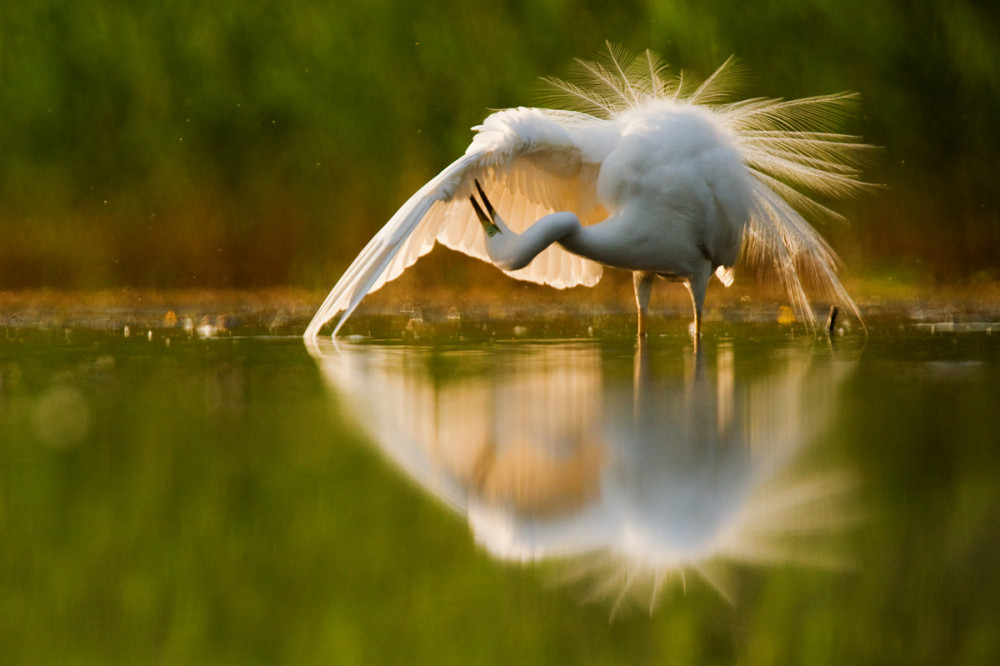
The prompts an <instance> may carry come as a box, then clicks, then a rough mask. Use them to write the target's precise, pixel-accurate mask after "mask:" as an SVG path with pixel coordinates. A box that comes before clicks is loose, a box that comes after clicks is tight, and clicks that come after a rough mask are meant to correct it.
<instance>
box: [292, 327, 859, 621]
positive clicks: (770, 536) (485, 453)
mask: <svg viewBox="0 0 1000 666" xmlns="http://www.w3.org/2000/svg"><path fill="white" fill-rule="evenodd" d="M311 351H312V353H313V355H314V356H315V357H316V359H317V361H318V362H319V365H320V368H321V369H322V371H323V374H324V375H325V377H326V378H327V380H328V381H329V384H330V387H331V388H332V390H333V391H334V393H335V394H336V396H337V397H338V399H339V400H340V401H341V402H342V404H343V405H344V406H346V408H347V410H348V411H349V412H350V415H351V416H352V417H354V418H355V419H356V420H357V421H358V422H359V423H360V424H361V425H362V426H363V427H364V428H365V429H366V430H367V431H368V432H369V433H370V435H371V436H372V438H373V439H374V441H375V442H376V443H377V444H378V446H379V447H380V448H381V449H382V450H383V451H384V452H385V453H386V454H387V455H388V457H389V458H390V459H391V460H392V461H393V462H395V463H396V464H398V465H399V466H400V467H401V468H402V469H403V470H405V471H406V472H407V474H409V475H410V476H411V477H412V478H413V479H414V480H415V481H416V482H417V483H418V484H420V486H421V487H423V488H425V489H426V490H427V491H429V492H431V493H433V494H434V495H436V496H438V497H440V498H441V499H443V500H444V501H445V502H446V503H447V504H448V505H449V506H450V507H452V508H453V509H454V510H456V511H458V512H459V513H460V514H462V515H464V516H466V517H467V519H468V521H469V524H470V526H471V528H472V530H473V532H474V534H475V537H476V539H477V541H478V542H479V543H481V544H482V545H483V546H484V547H485V548H486V549H487V550H488V551H489V552H490V553H491V554H492V555H494V556H495V557H498V558H502V559H507V560H519V561H525V562H539V561H544V560H555V559H558V560H561V561H564V562H568V563H569V565H568V566H566V567H564V568H563V572H564V574H565V575H567V576H568V577H569V578H571V579H574V580H580V581H582V582H584V583H586V585H587V586H588V587H589V589H590V592H592V593H593V594H594V595H595V596H601V597H609V598H611V599H612V600H613V603H614V608H615V609H617V608H618V606H619V605H621V603H622V602H623V601H625V600H634V601H639V602H641V603H642V604H643V605H647V606H649V608H650V610H652V609H653V608H654V607H655V605H656V603H657V602H658V600H659V599H660V598H661V597H662V596H663V595H662V594H661V592H663V591H664V590H667V589H668V588H669V586H668V583H669V582H671V581H672V580H681V581H683V580H684V576H685V573H691V572H693V573H697V574H699V575H700V576H701V577H702V578H703V579H704V580H706V581H707V582H708V583H710V584H711V585H712V586H713V587H715V588H716V589H717V590H718V591H719V592H720V593H722V594H723V596H726V597H727V598H728V597H729V596H730V587H731V586H730V584H729V582H728V578H729V576H728V574H729V572H730V571H731V570H732V568H731V566H729V565H732V564H744V565H746V564H750V565H753V564H770V563H778V562H794V563H801V564H822V565H829V564H836V563H837V557H836V554H835V552H834V551H833V550H832V549H830V548H829V545H830V539H829V538H828V537H830V536H834V535H836V534H838V533H839V532H841V531H842V529H843V528H844V527H846V526H847V525H848V524H850V522H851V521H852V520H853V519H854V518H856V513H855V512H854V511H853V510H852V508H851V507H852V502H851V485H852V484H851V478H850V475H849V474H847V473H846V472H844V471H842V470H839V471H838V470H834V469H830V468H829V466H822V465H818V464H816V457H815V456H809V455H804V454H806V453H807V451H808V450H809V447H810V445H812V444H814V443H815V442H816V441H817V440H818V439H819V438H820V435H821V434H822V432H823V430H824V429H825V426H826V424H827V423H828V422H829V420H830V417H831V416H832V414H833V413H834V410H835V409H836V402H837V398H836V395H837V389H838V385H839V384H840V383H841V381H842V379H843V378H844V377H845V376H846V373H848V372H849V371H850V364H849V363H847V362H844V361H839V360H836V359H831V358H829V357H820V356H817V355H816V354H812V353H808V352H802V351H794V350H787V349H786V350H785V351H784V352H775V351H772V352H770V353H767V354H764V355H761V354H760V353H759V352H755V353H754V354H753V355H748V357H749V358H748V360H747V362H743V359H741V358H739V357H738V355H737V353H736V351H735V348H734V346H733V345H732V344H731V343H720V344H718V345H717V346H715V347H714V348H713V349H707V350H704V351H703V352H702V353H700V354H698V355H695V356H688V355H678V354H675V353H671V354H667V353H666V352H664V353H663V354H659V355H657V354H655V353H652V352H651V351H650V349H648V348H647V346H646V343H642V344H640V345H639V346H638V347H637V348H636V350H635V354H634V357H633V358H631V359H630V358H628V357H625V358H624V363H623V362H622V360H623V354H622V353H621V352H618V351H616V350H614V349H608V348H602V347H600V346H598V345H594V344H586V343H576V344H540V345H535V346H530V345H523V344H519V345H516V346H510V347H507V348H502V347H494V348H492V349H489V350H480V351H467V350H466V351H454V350H453V351H447V350H440V349H438V350H434V349H429V348H428V349H416V348H413V347H398V346H397V347H393V346H382V345H375V344H342V345H340V346H339V347H334V346H333V345H332V344H328V345H326V346H324V344H323V343H316V344H314V345H311ZM630 361H631V366H632V367H631V370H632V372H631V375H630V373H629V372H628V370H629V367H628V366H629V363H630ZM623 370H624V371H623Z"/></svg>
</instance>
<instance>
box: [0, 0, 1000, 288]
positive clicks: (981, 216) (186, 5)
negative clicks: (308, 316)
mask: <svg viewBox="0 0 1000 666" xmlns="http://www.w3.org/2000/svg"><path fill="white" fill-rule="evenodd" d="M984 5H985V3H976V2H972V1H969V0H929V1H928V2H922V3H912V2H906V1H904V0H882V1H880V2H875V3H871V2H865V1H862V0H840V1H837V2H835V1H833V0H783V1H779V0H770V1H767V2H756V3H753V6H752V9H750V8H749V7H748V6H747V5H746V4H745V3H742V2H737V1H736V0H716V1H714V2H710V3H707V4H706V3H692V2H682V1H681V0H624V1H622V2H616V3H610V2H608V3H596V2H582V1H579V0H482V1H481V2H477V3H475V4H468V5H464V4H461V3H454V2H444V1H442V0H422V1H421V2H392V3H390V2H386V1H385V0H368V1H367V2H346V1H345V0H334V1H333V2H331V1H330V0H325V1H322V2H320V1H318V0H302V1H300V2H296V3H287V2H278V1H276V0H260V1H257V2H247V3H231V2H201V1H197V2H196V1H193V0H161V1H160V2H152V1H151V0H133V1H131V2H98V1H97V0H75V1H73V2H69V1H66V0H31V1H30V2H29V1H27V0H11V1H9V2H7V3H6V4H5V7H4V11H3V12H2V13H0V109H2V114H3V115H2V122H0V155H2V156H3V158H2V162H0V238H2V241H0V288H17V287H36V286H52V287H58V288H101V287H109V286H123V285H124V286H157V287H191V286H198V287H200V286H207V287H229V286H232V287H259V286H263V285H273V284H296V285H301V286H307V287H310V288H325V287H327V286H329V285H330V284H332V282H333V280H334V278H335V277H336V275H338V274H339V272H340V271H341V270H342V269H343V268H344V266H345V265H346V263H347V262H348V261H349V260H350V259H351V258H352V257H353V256H354V254H355V253H356V252H357V251H358V249H359V248H360V246H361V245H362V244H363V243H364V242H365V241H366V240H367V238H369V237H370V236H371V234H372V233H373V232H374V231H375V230H376V229H377V228H378V227H380V226H381V225H382V224H383V223H384V221H385V220H386V219H387V218H388V217H389V216H390V215H391V213H392V212H393V211H394V210H395V209H396V208H397V207H398V206H399V205H400V204H401V202H402V201H403V200H404V199H405V198H406V197H407V196H408V195H409V194H410V193H411V192H412V191H414V190H415V189H416V188H417V187H418V186H419V185H420V184H421V183H422V182H424V181H425V180H426V179H427V178H428V177H429V176H430V175H432V174H433V173H435V172H436V171H437V170H439V169H440V168H442V167H443V166H444V165H446V164H447V163H449V162H450V161H451V160H452V159H454V158H455V157H456V156H457V155H458V154H459V153H460V152H461V151H463V150H464V147H465V145H467V143H468V140H469V137H470V133H469V130H468V128H469V127H470V126H472V125H474V124H476V122H478V121H479V120H480V119H481V118H482V117H483V115H484V113H485V111H486V110H487V109H489V108H500V107H505V106H512V105H518V104H526V103H531V102H532V101H533V100H534V99H536V95H535V92H534V91H535V90H536V86H537V81H538V77H539V76H542V75H552V74H554V75H561V74H565V73H566V70H567V65H568V64H569V62H570V60H571V59H572V58H573V57H576V56H584V57H586V56H591V55H593V54H594V53H595V52H596V51H597V50H598V49H599V48H600V47H601V45H602V44H603V41H604V40H605V39H609V40H611V41H614V42H618V43H621V44H623V45H625V46H627V47H629V48H631V49H633V50H640V49H643V48H647V47H649V48H652V49H654V50H657V51H659V52H661V53H662V54H663V55H664V56H666V57H667V59H668V60H669V61H670V62H671V63H673V64H674V65H675V66H678V67H683V68H685V69H689V70H693V71H695V72H701V73H703V74H705V73H708V72H711V71H712V70H713V69H714V68H715V67H717V66H718V65H719V64H720V63H721V62H722V61H723V60H724V59H725V58H726V57H728V56H729V55H730V54H733V53H735V54H737V55H738V56H739V57H740V58H741V59H742V60H743V61H744V62H745V63H746V64H747V65H748V67H749V69H750V70H751V71H752V72H753V73H754V76H755V79H754V80H753V81H750V82H748V85H747V88H746V94H747V95H748V96H753V95H770V96H782V97H793V96H802V95H810V94H818V93H825V92H834V91H839V90H844V89H853V90H858V91H860V92H861V94H862V97H863V113H862V115H861V116H860V117H859V118H858V120H857V123H856V125H855V126H854V127H851V128H849V129H850V130H851V131H856V132H858V133H861V134H863V135H864V137H865V138H866V140H868V141H870V142H873V143H877V144H880V145H883V146H885V151H884V154H883V158H882V161H881V163H880V165H879V166H878V167H877V168H876V169H875V170H873V172H872V173H871V174H869V177H870V179H872V180H875V181H878V182H884V183H886V184H887V185H888V186H889V188H888V189H887V190H886V191H885V192H883V193H881V194H878V195H875V196H872V197H869V198H868V199H867V200H865V201H862V202H860V203H857V204H851V205H850V206H849V207H848V209H847V210H846V212H847V213H848V215H849V217H851V218H852V220H853V223H852V225H851V226H849V227H827V228H825V229H824V233H825V234H826V235H827V236H828V237H830V238H831V240H832V241H833V243H834V245H835V246H836V247H837V248H838V249H839V250H840V251H841V253H842V254H843V255H844V256H845V258H846V259H848V261H849V262H851V264H852V266H884V265H897V266H899V265H909V266H910V267H911V270H912V266H913V265H916V266H919V268H918V271H919V273H920V274H923V275H929V276H931V277H933V278H934V279H937V280H949V281H950V280H955V279H960V280H968V279H982V278H983V277H984V276H985V277H986V278H992V277H996V276H995V274H994V273H993V272H991V271H994V270H995V269H994V268H992V267H995V266H997V265H998V259H1000V211H998V205H997V200H996V183H997V182H1000V178H998V177H1000V173H998V171H1000V168H998V166H997V159H996V155H997V154H1000V135H998V134H997V133H996V132H994V131H993V124H994V122H995V119H996V114H997V109H1000V104H998V99H1000V58H998V52H1000V49H998V46H997V41H996V39H995V35H996V34H997V28H998V26H997V21H996V19H995V16H994V13H993V11H992V10H989V9H984V8H983V6H984ZM914 262H917V263H914Z"/></svg>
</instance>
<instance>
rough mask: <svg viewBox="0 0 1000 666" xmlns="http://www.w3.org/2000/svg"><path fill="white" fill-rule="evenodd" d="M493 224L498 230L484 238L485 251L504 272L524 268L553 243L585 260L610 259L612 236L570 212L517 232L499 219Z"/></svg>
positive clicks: (540, 220) (558, 214)
mask: <svg viewBox="0 0 1000 666" xmlns="http://www.w3.org/2000/svg"><path fill="white" fill-rule="evenodd" d="M496 223H497V226H499V227H500V233H498V234H495V235H494V236H488V237H487V238H486V250H487V252H488V253H489V255H490V258H491V259H492V260H493V262H494V263H496V264H497V265H498V266H500V268H502V269H504V270H507V271H516V270H518V269H521V268H524V267H525V266H527V265H528V264H529V263H531V260H532V259H534V258H535V257H537V256H538V255H539V254H541V253H542V251H544V250H545V248H547V247H548V246H550V245H552V244H553V243H559V244H560V245H562V246H563V247H564V248H566V249H567V250H569V251H570V252H572V253H573V254H578V255H580V256H581V257H584V258H586V259H591V260H593V261H597V262H600V263H610V262H612V261H613V257H612V255H613V253H614V248H613V247H612V246H611V245H613V243H611V244H609V242H608V241H609V240H612V239H608V238H605V234H602V233H601V232H600V229H599V227H600V226H601V225H595V226H593V227H584V226H583V225H581V224H580V220H579V218H577V216H576V215H575V214H573V213H570V212H560V213H552V214H551V215H546V216H545V217H542V218H540V219H539V220H538V221H537V222H535V223H534V224H532V225H531V226H530V227H528V228H527V229H525V230H524V232H523V233H521V234H517V233H514V232H513V231H512V230H511V229H510V228H509V227H508V226H507V225H506V224H504V222H503V221H502V220H500V219H499V218H497V219H496Z"/></svg>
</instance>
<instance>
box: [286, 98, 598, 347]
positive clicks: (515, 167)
mask: <svg viewBox="0 0 1000 666" xmlns="http://www.w3.org/2000/svg"><path fill="white" fill-rule="evenodd" d="M566 118H567V116H565V115H562V114H554V113H549V112H545V111H544V110H540V109H525V108H518V109H508V110H506V111H500V112H497V113H494V114H493V115H491V116H489V117H488V118H487V119H486V120H485V121H484V122H483V124H482V125H480V126H478V127H476V128H474V129H476V130H477V131H478V134H476V136H475V137H474V139H473V142H472V145H471V146H470V147H469V150H468V151H467V152H466V154H465V155H463V156H462V157H460V158H459V159H458V160H456V161H455V162H453V163H452V164H451V165H449V166H448V167H447V168H445V169H444V171H442V172H441V173H439V174H438V175H437V176H435V177H434V178H433V179H432V180H431V181H430V182H428V183H427V184H426V185H424V186H423V187H421V188H420V190H418V191H417V192H416V194H414V195H413V196H412V197H410V199H409V200H408V201H407V202H406V203H405V204H403V206H402V207H401V208H400V209H399V210H398V211H397V212H396V213H395V214H394V215H393V216H392V217H391V218H390V219H389V221H388V222H387V223H386V224H385V226H384V227H382V229H381V230H380V231H379V232H378V233H377V234H376V235H375V237H374V238H372V240H371V241H369V243H368V245H367V246H365V248H364V249H363V250H362V251H361V253H360V254H359V255H358V256H357V258H356V259H355V260H354V261H353V262H352V263H351V265H350V266H349V267H348V269H347V271H346V272H345V273H344V275H343V276H342V277H341V278H340V280H339V281H338V282H337V284H336V285H335V286H334V288H333V290H332V291H331V292H330V294H329V295H328V296H327V298H326V300H325V301H324V302H323V305H322V306H320V308H319V310H318V311H317V312H316V315H315V316H314V317H313V319H312V321H311V322H310V323H309V326H308V327H307V328H306V331H305V337H306V338H315V337H317V336H318V335H319V332H320V329H321V328H322V327H323V326H324V325H325V324H326V323H327V322H329V321H330V320H331V319H333V318H334V317H336V316H337V315H338V314H339V313H343V314H342V315H341V317H340V319H339V321H338V322H337V324H336V326H335V327H334V331H333V335H336V334H337V331H339V330H340V327H341V326H343V324H344V322H346V321H347V318H348V317H349V316H350V315H351V313H352V312H354V310H355V308H357V307H358V305H359V304H360V303H361V301H362V299H363V298H364V297H365V296H366V295H368V294H370V293H372V292H374V291H376V290H377V289H379V288H381V287H382V286H383V285H384V284H385V283H386V282H389V281H390V280H393V279H395V278H396V277H398V276H399V275H401V274H402V273H403V271H405V270H406V269H407V268H408V267H409V266H411V265H413V264H414V263H415V262H416V261H417V260H418V259H419V258H420V257H421V256H423V255H425V254H427V253H428V252H430V251H431V249H432V248H433V247H434V245H435V243H436V242H440V243H441V244H442V245H445V246H446V247H449V248H451V249H454V250H458V251H459V252H463V253H465V254H467V255H470V256H472V257H475V258H477V259H481V260H483V261H487V262H488V261H490V259H489V255H488V254H487V252H486V244H485V242H484V240H483V231H482V227H481V226H480V224H479V220H478V219H477V218H476V215H475V212H474V210H473V208H472V206H470V205H469V200H468V198H469V195H470V194H471V192H472V183H473V181H474V180H475V179H478V180H479V181H480V182H481V183H482V185H483V188H484V189H485V191H486V192H487V194H488V195H489V197H490V200H491V201H492V202H493V204H494V205H495V206H496V209H497V212H498V213H499V214H500V216H501V217H502V218H503V219H504V221H505V222H507V224H508V225H509V226H510V228H511V229H512V230H514V231H516V232H517V233H521V232H522V231H524V229H526V228H527V227H529V226H530V225H531V224H533V223H534V222H535V221H536V220H537V219H539V218H540V217H542V216H544V215H547V214H549V213H554V212H557V211H563V210H572V211H575V212H577V213H578V215H579V217H580V219H581V221H583V222H584V223H593V222H595V221H598V220H599V219H602V218H603V217H604V216H606V212H604V211H603V209H602V208H600V206H599V205H598V204H597V203H596V202H597V195H596V176H597V169H596V168H592V165H588V164H587V163H586V162H584V161H583V155H582V153H581V150H580V148H579V146H578V145H577V142H576V141H575V139H574V137H573V131H572V127H567V126H566V123H565V119H566ZM578 123H579V119H576V124H578ZM505 272H506V273H507V274H508V275H510V276H511V277H514V278H517V279H519V280H528V281H531V282H537V283H540V284H547V285H551V286H553V287H557V288H566V287H573V286H577V285H587V286H591V285H594V284H596V283H597V281H598V280H599V279H600V278H601V273H602V268H601V266H600V264H597V263H595V262H593V261H590V260H588V259H584V258H582V257H579V256H577V255H573V254H570V253H569V252H567V251H566V250H564V249H562V248H561V247H559V246H556V245H553V246H551V247H549V248H548V249H546V250H545V251H544V252H542V253H541V254H540V255H539V256H538V257H537V258H536V259H535V260H534V261H533V262H532V263H531V264H529V265H528V266H527V267H525V268H523V269H520V270H517V271H505Z"/></svg>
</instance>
